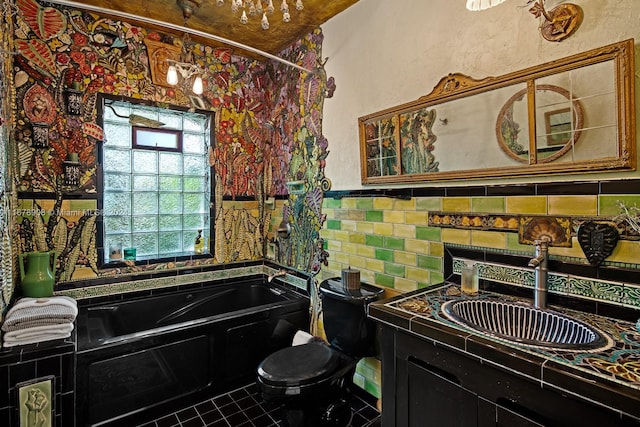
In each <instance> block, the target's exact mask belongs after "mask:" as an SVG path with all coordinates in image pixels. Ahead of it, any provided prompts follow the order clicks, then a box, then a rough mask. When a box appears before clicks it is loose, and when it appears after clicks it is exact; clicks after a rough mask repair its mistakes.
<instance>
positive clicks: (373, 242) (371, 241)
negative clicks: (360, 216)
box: [364, 234, 384, 248]
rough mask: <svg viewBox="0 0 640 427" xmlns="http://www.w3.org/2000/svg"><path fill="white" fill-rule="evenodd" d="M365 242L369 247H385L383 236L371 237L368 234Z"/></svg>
mask: <svg viewBox="0 0 640 427" xmlns="http://www.w3.org/2000/svg"><path fill="white" fill-rule="evenodd" d="M364 242H365V244H366V245H368V246H377V247H379V248H382V247H384V238H383V237H382V236H371V235H368V234H367V235H365V236H364Z"/></svg>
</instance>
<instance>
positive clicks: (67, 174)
mask: <svg viewBox="0 0 640 427" xmlns="http://www.w3.org/2000/svg"><path fill="white" fill-rule="evenodd" d="M63 168H64V185H66V186H68V187H77V186H78V185H80V161H79V159H78V153H69V155H68V156H67V160H65V161H64V162H63Z"/></svg>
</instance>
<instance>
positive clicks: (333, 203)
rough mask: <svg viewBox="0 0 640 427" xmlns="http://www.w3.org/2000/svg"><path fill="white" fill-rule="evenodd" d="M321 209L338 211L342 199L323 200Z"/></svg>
mask: <svg viewBox="0 0 640 427" xmlns="http://www.w3.org/2000/svg"><path fill="white" fill-rule="evenodd" d="M322 207H323V208H328V209H338V208H341V207H342V199H324V200H323V201H322Z"/></svg>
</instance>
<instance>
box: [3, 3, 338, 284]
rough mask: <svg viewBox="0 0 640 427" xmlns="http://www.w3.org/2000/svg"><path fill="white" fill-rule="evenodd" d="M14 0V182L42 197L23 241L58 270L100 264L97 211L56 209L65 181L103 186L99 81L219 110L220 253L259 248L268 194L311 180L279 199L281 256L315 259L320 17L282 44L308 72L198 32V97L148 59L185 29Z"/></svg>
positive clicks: (214, 158) (136, 94) (240, 256)
mask: <svg viewBox="0 0 640 427" xmlns="http://www.w3.org/2000/svg"><path fill="white" fill-rule="evenodd" d="M17 6H18V13H17V14H16V16H15V17H14V20H15V22H14V31H13V38H14V44H15V47H16V53H17V54H16V55H15V56H14V76H13V77H14V81H15V85H16V93H15V100H16V102H15V103H14V111H13V113H14V114H15V116H16V122H15V123H16V126H15V148H14V152H15V157H16V182H17V186H18V188H17V189H18V191H19V192H20V194H21V198H22V199H23V200H24V202H26V203H27V204H29V205H30V207H31V208H34V209H35V208H37V209H38V212H40V211H46V213H45V215H39V214H36V215H34V214H33V211H31V212H28V211H25V215H22V216H20V217H19V218H18V224H19V231H20V248H19V249H20V252H28V251H31V250H56V251H57V252H58V253H59V256H58V260H59V261H58V264H59V265H58V269H57V279H58V280H59V281H66V280H75V279H78V278H81V277H87V276H89V277H90V276H93V277H95V276H96V275H102V274H105V273H104V272H102V271H100V270H99V269H98V266H97V264H96V260H97V255H96V251H97V250H99V249H100V248H98V247H96V236H95V234H96V228H95V216H94V217H93V219H92V212H91V210H89V211H88V213H87V214H85V215H82V216H80V217H73V218H70V217H68V216H66V215H65V214H64V213H63V212H64V209H62V206H63V204H64V203H66V202H67V201H68V200H69V197H68V196H67V195H68V194H73V195H75V196H76V198H77V196H79V195H81V196H82V198H83V199H90V200H93V201H94V202H93V203H95V200H97V196H96V194H98V193H99V189H98V188H97V173H96V166H97V161H96V158H97V152H98V149H97V148H98V145H99V143H100V141H101V139H102V138H104V132H103V130H102V129H101V127H100V126H99V125H98V122H97V108H96V102H97V95H98V93H99V92H101V93H106V94H111V95H122V96H125V97H129V98H136V99H141V100H145V101H151V102H153V103H155V104H156V105H160V106H161V105H167V106H169V105H174V106H181V107H188V108H191V107H197V108H203V109H209V110H212V111H214V112H215V123H214V124H213V125H212V127H213V128H214V129H215V142H214V143H213V144H212V149H211V151H210V153H209V159H210V164H211V166H213V168H214V170H215V177H214V179H213V181H214V183H215V186H216V197H217V200H216V202H217V203H216V212H215V225H216V229H218V230H220V231H221V232H220V233H216V241H215V242H212V249H213V248H214V247H215V261H216V262H221V263H222V262H231V261H237V260H245V259H257V258H262V257H263V254H264V248H265V245H266V239H267V236H268V235H269V224H270V219H271V212H270V211H268V210H266V209H265V207H264V201H265V200H266V199H267V198H268V197H270V196H273V195H286V194H288V187H287V182H290V181H294V180H295V181H303V182H304V186H303V191H302V193H301V194H296V195H295V196H291V197H290V199H289V201H288V202H287V203H285V208H284V211H283V216H284V217H286V218H287V219H288V221H289V222H290V223H291V224H292V233H291V235H290V238H289V239H288V241H287V242H286V246H288V249H287V251H288V253H289V254H290V256H286V257H282V258H281V259H280V260H281V261H282V262H284V263H286V264H287V265H290V266H293V267H295V268H297V269H300V270H305V269H308V268H310V266H311V264H312V263H313V259H314V257H315V258H317V256H316V252H317V248H318V245H317V244H316V242H317V240H318V234H319V230H320V228H321V227H322V223H323V222H324V216H323V215H322V214H321V209H320V207H321V205H322V197H323V191H326V190H328V189H329V188H330V182H329V181H328V180H327V179H326V178H325V177H324V165H325V158H326V157H327V154H328V150H327V147H328V141H327V140H326V138H325V137H324V136H323V135H322V121H321V113H322V105H323V101H324V98H325V97H328V96H331V95H332V93H333V91H334V90H335V84H334V83H333V79H332V78H327V77H326V74H325V73H324V69H323V65H324V64H323V62H322V61H321V45H322V39H323V36H322V32H321V30H320V29H316V30H314V31H312V32H311V33H310V34H309V35H308V36H307V37H305V38H304V39H302V40H301V41H300V42H298V43H297V44H295V45H293V46H292V47H290V48H288V49H287V50H285V51H283V52H282V53H281V54H280V56H282V57H283V58H284V59H288V60H290V61H292V62H297V63H299V64H300V65H302V66H303V67H306V68H308V69H312V70H314V71H315V72H314V73H304V72H300V71H299V70H297V69H294V68H291V67H288V66H285V65H282V64H279V63H278V64H276V63H273V62H259V61H255V60H249V59H247V58H243V57H239V56H235V55H234V54H233V51H232V50H231V49H227V48H215V49H214V48H211V47H209V46H206V45H203V44H194V45H193V46H192V57H193V61H194V62H195V63H196V64H197V65H198V66H199V67H201V68H202V69H204V70H205V71H206V74H205V76H204V89H205V90H204V93H203V95H202V96H201V97H197V98H196V97H194V96H192V94H190V92H189V91H184V90H182V88H181V87H179V86H178V87H171V86H167V85H166V84H161V83H162V82H159V83H158V84H155V83H154V82H158V76H156V78H155V79H154V78H153V75H154V74H157V73H158V70H156V69H154V68H153V65H152V64H156V66H157V65H158V64H162V61H159V60H158V58H155V57H154V58H150V57H149V55H150V53H149V52H150V51H149V50H148V46H150V45H153V46H156V47H157V46H158V45H159V46H167V48H172V49H176V48H181V46H182V42H183V41H182V40H181V39H177V38H174V37H172V36H168V35H165V34H162V33H160V32H156V31H150V30H147V29H145V28H141V27H138V26H135V25H132V24H130V23H127V22H122V21H117V20H113V19H108V18H104V17H101V16H99V15H96V14H92V13H86V12H82V11H79V10H75V9H71V8H66V7H63V6H47V7H46V10H47V17H48V18H47V19H48V21H47V25H46V26H42V25H39V21H38V17H39V16H40V15H41V14H42V13H43V10H44V9H45V6H43V5H41V4H40V3H39V2H37V1H36V0H20V1H18V2H17ZM165 50H166V49H165ZM160 51H163V50H162V49H156V50H154V51H153V52H160ZM3 99H5V98H3ZM76 154H77V159H78V162H79V174H78V175H77V180H74V185H73V186H70V185H69V180H66V181H65V179H64V178H65V177H64V163H65V161H67V159H68V158H70V157H73V158H75V155H76ZM40 195H42V196H40ZM238 196H243V197H246V196H250V197H255V200H256V201H257V202H258V212H257V213H256V212H255V211H254V210H252V209H244V208H240V209H238V208H236V206H232V207H227V206H225V202H224V200H227V199H228V198H231V199H232V200H233V199H235V198H236V197H238ZM44 205H46V206H47V207H48V208H47V209H44V208H43V206H44ZM61 255H62V256H61ZM204 262H207V261H204ZM166 267H167V268H171V267H170V266H166ZM81 270H82V271H83V273H82V274H79V272H80V271H81Z"/></svg>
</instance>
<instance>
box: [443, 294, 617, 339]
mask: <svg viewBox="0 0 640 427" xmlns="http://www.w3.org/2000/svg"><path fill="white" fill-rule="evenodd" d="M442 311H443V313H444V314H445V316H446V317H447V318H448V319H449V320H451V321H453V322H455V323H457V324H459V325H462V326H466V327H467V328H470V329H472V330H474V331H476V332H478V333H481V334H484V335H490V336H492V337H497V338H501V339H504V340H507V341H513V342H516V343H518V344H521V345H526V346H535V347H547V348H555V349H562V350H591V351H593V350H596V349H598V350H600V349H602V350H604V349H606V348H608V347H610V346H612V345H613V341H612V340H611V339H610V338H609V337H608V336H606V335H605V334H604V333H603V332H601V331H599V330H597V329H596V328H594V327H592V326H591V325H588V324H586V323H584V322H581V321H579V320H576V319H574V318H572V317H569V316H566V315H564V314H561V313H558V312H555V311H551V310H542V309H539V308H535V307H533V306H530V305H526V304H519V303H513V302H507V301H501V300H496V299H470V300H453V301H447V302H445V303H444V304H443V305H442Z"/></svg>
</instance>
